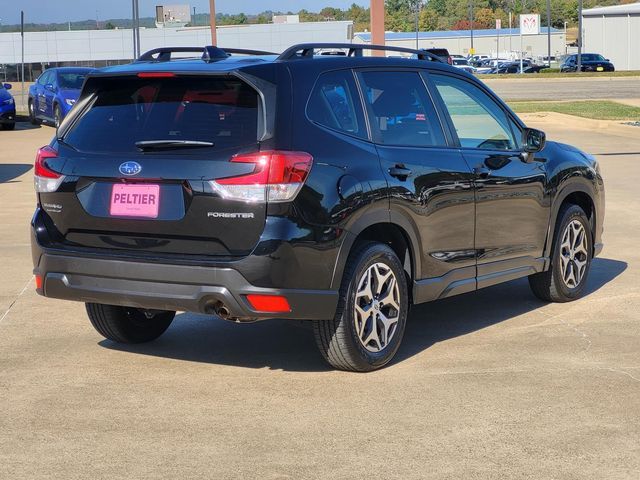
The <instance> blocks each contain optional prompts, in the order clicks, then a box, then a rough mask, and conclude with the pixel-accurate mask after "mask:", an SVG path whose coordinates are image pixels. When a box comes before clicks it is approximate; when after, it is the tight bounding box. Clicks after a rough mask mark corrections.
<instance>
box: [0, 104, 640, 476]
mask: <svg viewBox="0 0 640 480" xmlns="http://www.w3.org/2000/svg"><path fill="white" fill-rule="evenodd" d="M526 118H527V122H528V123H529V125H530V126H533V127H538V128H542V129H544V130H546V132H547V134H548V137H549V138H550V139H554V140H560V141H564V142H567V143H572V144H574V145H576V146H579V147H581V148H583V149H584V150H586V151H588V152H590V153H594V154H598V158H599V160H600V162H601V168H602V171H603V176H604V177H605V181H606V188H607V214H606V215H607V216H606V221H605V236H604V241H605V250H604V252H603V254H602V256H601V257H600V258H599V259H597V260H595V261H594V264H593V270H592V274H591V276H590V279H589V286H588V295H587V296H586V297H585V298H584V299H582V300H580V301H578V302H574V303H571V304H545V303H543V302H541V301H539V300H537V299H536V298H535V297H534V296H533V295H532V294H531V293H530V291H529V288H528V285H527V282H526V280H518V281H514V282H511V283H508V284H504V285H499V286H496V287H491V288H489V289H486V290H482V291H479V292H476V293H473V294H468V295H465V296H461V297H455V298H451V299H446V300H441V301H438V302H435V303H431V304H426V305H422V306H419V307H417V308H415V309H414V310H413V312H412V313H411V315H410V320H409V324H408V327H407V332H406V336H405V340H404V343H403V346H402V347H401V349H400V352H399V354H398V356H397V357H396V359H395V360H394V362H393V363H392V364H391V365H390V366H389V367H387V368H385V369H383V370H381V371H377V372H373V373H370V374H352V373H344V372H336V371H331V370H329V369H328V368H327V367H326V365H325V364H324V363H323V361H322V359H321V358H320V355H319V354H318V353H317V350H316V347H315V344H314V340H313V336H312V332H311V331H310V329H309V328H308V327H307V326H305V325H303V324H299V323H287V322H284V321H268V322H264V323H259V324H252V325H234V324H230V323H225V322H223V321H222V320H218V319H215V318H212V317H206V316H202V315H192V314H181V315H179V316H178V317H177V320H176V321H175V322H174V323H173V325H172V326H171V328H170V329H169V331H168V332H167V333H166V334H165V335H164V336H163V337H161V338H160V339H159V340H157V341H156V342H153V343H151V344H148V345H144V346H133V347H122V346H118V345H115V344H113V343H111V342H109V341H106V340H103V339H102V338H101V337H99V336H98V334H97V333H96V332H95V331H94V330H93V328H92V327H91V326H90V324H89V321H88V320H87V318H86V315H85V313H84V307H83V305H81V304H77V303H72V302H65V301H58V300H49V299H43V298H41V297H39V296H37V295H36V294H35V292H34V284H33V281H32V278H31V268H32V266H31V257H30V249H29V228H28V224H29V219H30V216H31V214H32V211H33V206H34V201H35V194H34V193H33V186H32V172H31V171H30V167H31V165H32V162H33V157H34V153H35V150H36V149H37V148H38V147H39V146H41V145H43V144H45V143H47V142H48V141H49V139H50V137H51V136H52V134H53V130H52V129H51V128H49V127H41V128H31V127H30V126H27V125H25V124H20V125H19V127H18V128H17V129H16V131H14V132H0V205H2V208H1V209H0V230H1V231H0V233H1V235H0V252H1V258H2V261H1V263H0V412H1V413H0V478H3V479H22V478H25V479H27V478H28V479H36V478H43V479H44V478H47V479H49V478H64V479H75V478H78V479H80V478H82V479H85V478H123V479H124V478H127V479H130V478H138V479H141V478H149V479H151V478H153V479H158V478H181V479H186V478H261V479H285V478H291V479H300V478H337V479H339V478H365V477H368V478H371V477H373V478H402V479H410V478H467V479H471V478H532V479H541V478H558V479H573V478H575V479H578V478H580V479H583V478H594V479H604V478H606V479H618V478H620V479H622V478H629V479H637V478H639V477H640V442H639V441H638V439H639V438H640V347H639V346H640V249H638V236H639V234H640V215H638V211H640V197H639V196H638V181H637V179H638V168H639V166H638V160H639V159H640V128H638V127H623V126H616V125H613V124H611V123H609V122H591V121H587V120H578V119H574V118H571V119H569V118H567V117H563V116H560V115H532V116H529V117H526Z"/></svg>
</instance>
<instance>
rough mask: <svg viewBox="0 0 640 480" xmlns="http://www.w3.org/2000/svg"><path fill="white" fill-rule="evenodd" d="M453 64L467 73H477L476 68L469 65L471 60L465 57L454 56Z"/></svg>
mask: <svg viewBox="0 0 640 480" xmlns="http://www.w3.org/2000/svg"><path fill="white" fill-rule="evenodd" d="M453 66H454V67H456V68H459V69H460V70H464V71H465V72H467V73H476V69H475V68H473V67H472V66H471V65H469V61H468V60H467V59H466V58H464V57H459V56H454V57H453Z"/></svg>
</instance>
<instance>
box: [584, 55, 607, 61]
mask: <svg viewBox="0 0 640 480" xmlns="http://www.w3.org/2000/svg"><path fill="white" fill-rule="evenodd" d="M580 58H581V59H582V61H583V62H604V57H603V56H602V55H599V54H597V53H584V54H582V56H581V57H580Z"/></svg>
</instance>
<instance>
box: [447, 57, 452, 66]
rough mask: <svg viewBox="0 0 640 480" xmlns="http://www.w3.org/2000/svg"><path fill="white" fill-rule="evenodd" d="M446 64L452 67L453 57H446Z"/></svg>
mask: <svg viewBox="0 0 640 480" xmlns="http://www.w3.org/2000/svg"><path fill="white" fill-rule="evenodd" d="M447 63H448V64H449V65H453V57H451V56H449V57H447Z"/></svg>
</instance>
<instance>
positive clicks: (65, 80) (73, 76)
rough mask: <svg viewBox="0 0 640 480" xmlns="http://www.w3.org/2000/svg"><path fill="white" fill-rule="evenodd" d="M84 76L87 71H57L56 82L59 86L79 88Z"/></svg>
mask: <svg viewBox="0 0 640 480" xmlns="http://www.w3.org/2000/svg"><path fill="white" fill-rule="evenodd" d="M86 76H87V72H59V73H58V84H59V85H60V88H69V89H75V90H80V89H81V88H82V84H83V83H84V79H85V78H86Z"/></svg>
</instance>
